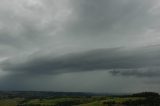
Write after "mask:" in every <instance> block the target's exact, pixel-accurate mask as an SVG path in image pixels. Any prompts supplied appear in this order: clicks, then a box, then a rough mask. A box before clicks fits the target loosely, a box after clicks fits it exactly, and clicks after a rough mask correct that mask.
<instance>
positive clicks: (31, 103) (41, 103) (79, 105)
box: [0, 97, 145, 106]
mask: <svg viewBox="0 0 160 106" xmlns="http://www.w3.org/2000/svg"><path fill="white" fill-rule="evenodd" d="M143 99H145V98H139V97H128V98H119V97H90V98H84V97H78V98H77V97H72V98H53V99H27V100H25V99H20V98H15V99H2V100H0V106H17V105H18V104H19V105H20V106H107V104H108V103H113V102H114V104H123V103H124V102H126V101H136V100H143Z"/></svg>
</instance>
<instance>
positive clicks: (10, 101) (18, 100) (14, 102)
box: [0, 98, 23, 106]
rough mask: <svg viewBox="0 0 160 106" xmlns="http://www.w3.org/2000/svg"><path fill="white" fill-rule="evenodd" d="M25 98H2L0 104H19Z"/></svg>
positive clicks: (13, 105)
mask: <svg viewBox="0 0 160 106" xmlns="http://www.w3.org/2000/svg"><path fill="white" fill-rule="evenodd" d="M22 100H23V99H20V98H15V99H1V100H0V106H17V105H18V103H19V102H21V101H22Z"/></svg>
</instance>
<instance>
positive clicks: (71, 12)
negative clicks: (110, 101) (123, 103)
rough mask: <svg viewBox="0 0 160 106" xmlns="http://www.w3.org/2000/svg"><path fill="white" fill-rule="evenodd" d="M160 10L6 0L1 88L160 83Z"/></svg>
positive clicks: (158, 5)
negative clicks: (159, 77)
mask: <svg viewBox="0 0 160 106" xmlns="http://www.w3.org/2000/svg"><path fill="white" fill-rule="evenodd" d="M159 10H160V2H159V0H0V89H1V88H4V89H7V88H9V89H11V90H12V89H25V88H26V89H33V88H35V89H39V88H42V90H44V89H48V88H50V85H52V88H53V90H55V85H56V87H57V88H56V89H58V90H59V89H63V90H66V88H65V87H66V86H67V84H70V86H68V90H70V91H71V90H72V89H73V84H75V85H77V86H76V87H77V88H76V90H77V91H79V90H80V88H81V89H83V90H84V91H85V90H86V89H88V88H90V86H92V88H93V91H94V90H95V91H98V90H100V89H101V88H103V89H105V90H106V91H107V90H108V89H110V90H111V91H112V90H113V88H117V89H118V91H119V86H121V88H122V89H123V90H124V89H125V88H127V89H128V88H129V86H128V87H126V86H124V85H128V84H129V85H130V84H131V83H130V82H135V81H137V80H139V79H141V78H142V77H143V78H142V79H145V77H147V78H148V79H149V77H151V78H152V79H155V78H157V79H158V76H160V72H159V69H160V67H159V65H160V55H159V54H160V53H159V52H160V47H159V46H150V45H155V44H160V43H159V42H160V37H159V34H160V31H159V26H160V24H159V23H160V12H159ZM146 46H147V47H146ZM102 48H103V49H102ZM106 48H111V49H106ZM101 70H103V71H104V73H105V74H103V71H101ZM75 72H76V73H75ZM108 72H109V73H110V74H109V75H108ZM82 73H83V74H82ZM86 73H88V74H86ZM36 75H37V76H36ZM84 75H86V76H85V78H84V77H82V76H84ZM112 75H113V76H112ZM53 76H54V77H53ZM75 76H76V77H75ZM101 76H103V77H102V78H101ZM106 76H107V77H106ZM126 76H136V77H137V78H135V77H126ZM51 77H53V78H51ZM77 77H78V78H77ZM95 77H99V78H101V81H99V80H98V79H95ZM56 78H57V81H55V79H56ZM129 78H131V79H130V80H129V81H128V79H129ZM73 79H74V80H73ZM115 79H116V80H115ZM126 79H127V80H126ZM88 80H90V81H89V82H87V81H88ZM93 80H94V81H93ZM120 80H121V83H120V84H118V83H119V82H118V81H120ZM107 81H108V82H107ZM125 81H126V83H125V84H124V82H125ZM153 81H155V80H153ZM52 82H53V83H54V84H52ZM70 82H71V83H70ZM77 82H78V84H76V83H77ZM82 82H85V84H84V85H83V86H81V85H79V83H82ZM101 82H104V83H105V82H107V83H109V85H110V86H108V85H106V86H105V85H103V83H101ZM137 82H138V85H141V87H142V88H143V84H144V83H143V81H142V80H141V82H139V81H137ZM59 83H60V84H59ZM72 83H73V84H72ZM36 84H39V86H36ZM41 84H42V85H41ZM43 84H46V86H43ZM58 84H59V86H57V85H58ZM65 84H66V85H65ZM99 84H100V85H99ZM101 84H102V85H101ZM13 85H16V87H13ZM135 85H136V86H137V83H135ZM115 86H116V87H115ZM146 86H147V87H149V86H150V84H148V85H146ZM45 87H46V88H45ZM98 87H99V88H98ZM107 87H109V88H108V89H106V88H107ZM141 87H137V89H138V88H139V89H141ZM147 87H146V88H147ZM130 88H131V89H132V90H135V89H133V86H130ZM157 88H158V87H157ZM117 89H115V90H114V91H117ZM137 89H136V90H137ZM148 89H149V88H148ZM153 89H155V88H153ZM105 90H104V91H105ZM88 91H89V89H88ZM100 91H101V90H100ZM124 91H126V89H125V90H124ZM158 91H159V90H158Z"/></svg>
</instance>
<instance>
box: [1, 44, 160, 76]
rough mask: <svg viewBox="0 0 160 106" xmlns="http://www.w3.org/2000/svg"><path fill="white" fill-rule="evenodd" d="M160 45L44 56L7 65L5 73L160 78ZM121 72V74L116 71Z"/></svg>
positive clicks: (4, 66)
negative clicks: (89, 73) (99, 72)
mask: <svg viewBox="0 0 160 106" xmlns="http://www.w3.org/2000/svg"><path fill="white" fill-rule="evenodd" d="M159 48H160V47H159V46H152V47H146V48H138V49H135V50H125V49H124V48H113V49H96V50H91V51H86V52H81V53H73V54H68V55H63V56H60V57H54V58H53V57H52V56H48V57H47V56H44V57H38V58H32V59H31V60H27V61H24V62H23V61H21V62H10V61H9V60H8V61H6V62H4V63H3V64H2V65H1V66H2V70H4V71H11V72H20V73H25V74H27V73H29V74H31V75H32V74H35V75H36V74H37V75H39V74H53V75H54V74H58V73H67V72H79V71H80V72H81V71H82V72H85V71H94V70H113V71H110V72H111V73H112V74H113V75H117V74H119V75H126V76H135V75H137V76H140V77H141V76H147V77H149V76H159V75H160V72H159V65H160V55H159V53H160V51H159V50H158V49H159ZM116 70H117V71H116Z"/></svg>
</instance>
